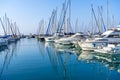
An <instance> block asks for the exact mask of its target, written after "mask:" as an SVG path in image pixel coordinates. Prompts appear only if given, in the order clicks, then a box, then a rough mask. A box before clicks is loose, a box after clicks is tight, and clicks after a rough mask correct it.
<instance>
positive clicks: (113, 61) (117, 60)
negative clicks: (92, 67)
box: [78, 51, 120, 72]
mask: <svg viewBox="0 0 120 80" xmlns="http://www.w3.org/2000/svg"><path fill="white" fill-rule="evenodd" d="M78 60H79V61H81V60H85V61H87V62H88V63H91V62H97V63H100V64H103V65H104V66H106V67H108V68H109V69H110V70H116V71H118V72H119V70H120V54H101V53H96V52H87V51H82V53H80V55H79V56H78Z"/></svg>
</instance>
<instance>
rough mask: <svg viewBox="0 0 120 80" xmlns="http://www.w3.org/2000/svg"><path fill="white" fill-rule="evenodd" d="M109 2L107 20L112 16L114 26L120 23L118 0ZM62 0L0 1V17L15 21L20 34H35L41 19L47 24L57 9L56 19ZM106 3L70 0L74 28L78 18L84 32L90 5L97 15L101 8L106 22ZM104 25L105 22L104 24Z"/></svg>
mask: <svg viewBox="0 0 120 80" xmlns="http://www.w3.org/2000/svg"><path fill="white" fill-rule="evenodd" d="M108 1H109V18H111V17H112V15H114V17H115V25H117V24H118V23H119V22H120V10H119V8H120V5H119V3H120V0H108ZM63 2H64V0H0V17H3V16H4V14H5V13H6V14H7V16H8V17H9V18H10V19H12V21H13V22H14V21H16V22H17V25H18V26H19V28H20V31H21V33H24V34H29V33H36V32H37V29H38V23H39V21H40V20H41V19H44V20H45V21H46V22H48V20H49V18H50V16H51V13H52V10H53V9H55V8H56V7H57V8H58V18H59V14H60V11H61V8H62V3H63ZM106 2H107V0H71V11H72V12H71V19H72V20H71V21H72V26H73V28H74V25H75V21H76V19H77V18H78V20H79V25H82V24H83V23H84V25H85V26H84V27H81V28H80V29H81V30H84V29H86V28H87V27H88V22H90V20H91V4H93V6H94V10H95V12H96V15H97V11H98V10H97V6H103V17H104V20H105V21H106ZM105 23H106V22H105ZM0 27H1V25H0ZM1 32H2V30H1V29H0V33H1Z"/></svg>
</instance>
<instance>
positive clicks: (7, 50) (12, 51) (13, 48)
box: [0, 42, 19, 79]
mask: <svg viewBox="0 0 120 80" xmlns="http://www.w3.org/2000/svg"><path fill="white" fill-rule="evenodd" d="M18 43H19V42H15V43H11V44H10V45H8V46H4V47H2V48H1V49H2V50H1V51H0V54H1V56H3V57H1V58H3V62H2V63H1V64H2V65H1V67H0V68H1V70H0V79H1V78H2V75H3V74H4V71H5V70H7V69H8V67H9V65H10V62H11V60H12V58H13V56H16V55H17V50H18V47H17V45H19V44H18Z"/></svg>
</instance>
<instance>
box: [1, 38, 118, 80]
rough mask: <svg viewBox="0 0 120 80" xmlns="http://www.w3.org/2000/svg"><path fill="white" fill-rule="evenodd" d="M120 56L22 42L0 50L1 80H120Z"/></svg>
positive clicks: (29, 40) (40, 43) (31, 40)
mask: <svg viewBox="0 0 120 80" xmlns="http://www.w3.org/2000/svg"><path fill="white" fill-rule="evenodd" d="M119 61H120V55H104V54H98V53H91V52H81V51H80V50H76V49H74V48H72V49H71V48H69V47H68V46H64V48H63V46H59V47H58V45H57V44H52V43H51V44H50V43H44V42H38V41H37V40H36V39H21V40H20V41H18V42H17V43H13V44H10V45H9V46H8V48H6V49H3V50H2V49H1V50H0V80H48V79H49V80H120V62H119Z"/></svg>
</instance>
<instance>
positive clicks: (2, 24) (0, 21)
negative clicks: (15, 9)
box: [0, 18, 7, 35]
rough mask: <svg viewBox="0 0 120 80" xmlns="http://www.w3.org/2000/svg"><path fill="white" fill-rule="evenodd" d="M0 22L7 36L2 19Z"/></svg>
mask: <svg viewBox="0 0 120 80" xmlns="http://www.w3.org/2000/svg"><path fill="white" fill-rule="evenodd" d="M0 22H1V25H2V28H3V30H4V34H5V35H7V33H6V31H5V26H4V24H3V22H2V19H1V18H0Z"/></svg>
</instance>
